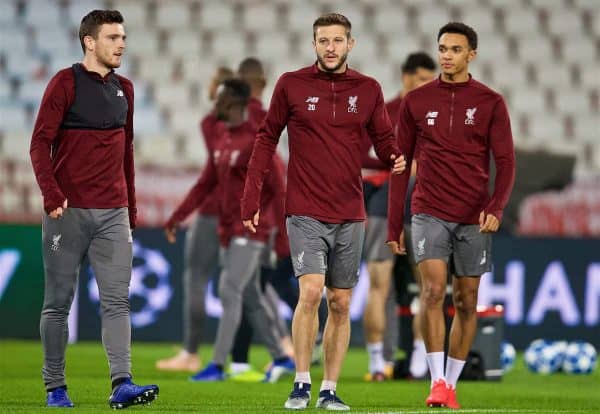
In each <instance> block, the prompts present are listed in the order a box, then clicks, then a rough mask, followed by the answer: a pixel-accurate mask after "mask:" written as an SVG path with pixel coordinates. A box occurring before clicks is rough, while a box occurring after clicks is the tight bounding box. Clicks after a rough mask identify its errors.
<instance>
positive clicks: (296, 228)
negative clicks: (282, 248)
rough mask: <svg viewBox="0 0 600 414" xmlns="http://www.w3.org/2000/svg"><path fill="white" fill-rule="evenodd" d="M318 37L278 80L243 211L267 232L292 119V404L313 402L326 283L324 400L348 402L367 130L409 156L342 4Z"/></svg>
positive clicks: (316, 27)
mask: <svg viewBox="0 0 600 414" xmlns="http://www.w3.org/2000/svg"><path fill="white" fill-rule="evenodd" d="M313 46H314V50H315V53H316V57H317V62H316V63H315V64H314V65H312V66H309V67H306V68H302V69H300V70H297V71H295V72H288V73H285V74H284V75H282V76H281V77H280V79H279V81H278V82H277V85H276V86H275V90H274V92H273V97H272V99H271V106H270V108H269V111H268V113H267V117H266V118H265V121H264V122H263V124H262V126H261V127H260V130H259V131H258V134H257V137H256V142H255V145H254V151H253V153H252V158H251V159H250V163H249V165H248V174H247V178H246V185H245V188H244V195H243V198H242V219H243V222H244V226H245V227H246V228H247V229H248V230H249V231H250V232H252V233H254V234H256V233H257V232H261V231H264V223H263V224H261V225H259V221H260V211H261V207H260V206H261V202H260V200H261V193H262V192H263V191H264V190H263V182H264V181H265V176H267V172H268V170H269V168H270V166H271V165H272V159H273V154H274V153H275V151H276V147H277V143H278V141H279V138H280V135H281V132H282V130H283V129H284V128H285V127H286V126H287V128H288V135H289V147H290V161H289V165H288V187H287V193H286V194H287V196H286V214H287V231H288V235H289V242H290V250H291V253H292V259H293V263H294V272H295V275H296V277H297V278H298V279H299V284H300V298H299V301H298V304H297V306H296V309H295V312H294V319H293V323H292V338H293V343H294V356H295V358H296V365H297V370H296V377H295V379H294V389H293V391H292V392H291V394H290V395H289V398H288V399H287V401H286V402H285V404H284V406H285V408H287V409H305V408H307V406H308V404H309V402H310V389H311V378H310V371H309V369H310V363H311V354H312V349H313V346H314V344H315V337H316V334H317V324H318V321H317V310H318V307H319V303H320V302H321V297H322V295H323V289H324V288H325V287H326V288H327V300H328V306H329V312H328V318H327V324H326V327H325V335H324V340H323V346H324V348H323V349H324V371H325V372H324V378H323V382H322V385H321V390H320V393H319V398H318V400H317V407H318V408H325V409H328V410H349V409H350V407H349V406H348V405H346V404H345V403H344V402H343V401H342V400H341V399H340V398H339V397H338V396H337V394H336V387H337V379H338V377H339V374H340V371H341V367H342V363H343V360H344V357H345V355H346V351H347V349H348V342H349V338H350V318H349V306H350V297H351V294H352V288H353V287H354V286H355V285H356V283H357V281H358V271H359V266H360V259H361V253H362V244H363V238H364V219H365V211H364V203H363V194H362V181H361V179H360V168H361V151H360V144H361V141H360V140H361V137H362V134H363V133H365V132H368V133H369V136H370V137H371V138H372V140H373V143H374V145H375V150H376V152H377V154H378V156H379V157H380V159H382V160H385V161H384V162H386V163H388V168H389V169H392V168H393V169H394V172H398V173H399V172H401V171H403V169H404V166H405V165H404V163H403V158H402V157H399V156H398V155H399V154H398V149H397V147H396V143H395V139H394V133H393V129H392V125H391V122H390V120H389V117H388V115H387V111H386V110H385V106H384V102H383V93H382V92H381V87H380V86H379V84H378V83H377V82H376V81H375V80H374V79H372V78H369V77H366V76H364V75H362V74H360V73H358V72H356V71H354V70H351V69H349V68H348V67H347V63H346V59H347V56H348V53H349V52H350V50H351V49H352V47H353V46H354V39H353V38H352V36H351V24H350V21H349V20H348V19H347V18H346V17H345V16H342V15H340V14H337V13H331V14H326V15H323V16H321V17H319V18H318V19H317V20H316V21H315V22H314V24H313ZM267 177H268V176H267Z"/></svg>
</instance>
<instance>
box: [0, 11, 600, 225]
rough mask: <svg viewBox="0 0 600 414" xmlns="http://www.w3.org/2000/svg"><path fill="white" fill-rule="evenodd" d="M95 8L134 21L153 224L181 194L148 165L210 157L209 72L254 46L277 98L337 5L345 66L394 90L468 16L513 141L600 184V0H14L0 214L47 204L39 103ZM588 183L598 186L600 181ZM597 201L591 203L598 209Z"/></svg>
mask: <svg viewBox="0 0 600 414" xmlns="http://www.w3.org/2000/svg"><path fill="white" fill-rule="evenodd" d="M93 8H116V9H118V10H120V11H121V12H122V14H123V15H124V17H125V22H126V30H127V34H128V46H127V54H126V58H125V59H124V62H125V64H124V67H123V68H122V69H121V70H120V72H121V73H123V74H124V75H125V76H129V77H131V78H132V79H133V81H134V83H135V85H136V118H135V125H136V140H137V141H136V152H137V156H138V159H137V161H138V166H139V167H140V171H139V173H138V188H139V190H138V194H139V196H140V199H141V200H143V202H145V201H147V200H154V201H149V202H150V203H158V204H159V207H156V206H154V205H149V206H148V210H147V211H150V210H151V211H153V213H147V214H144V215H143V220H144V222H146V223H147V224H159V223H161V222H162V220H163V219H164V216H163V215H161V214H162V213H161V212H162V211H163V210H164V211H169V210H170V208H171V207H172V206H173V203H175V202H176V201H177V199H178V197H179V196H180V194H179V193H178V194H174V193H173V192H172V191H171V190H172V189H173V188H174V187H173V186H169V185H166V186H165V189H168V190H169V191H168V192H167V193H165V194H164V195H162V194H161V196H160V197H162V198H161V201H160V202H158V201H156V200H155V197H153V196H152V195H153V194H155V193H159V192H157V191H156V188H154V187H150V189H149V190H145V189H144V186H143V185H142V183H144V182H146V181H145V178H144V177H145V176H144V174H150V176H152V177H153V179H157V178H156V174H155V173H154V171H160V172H161V173H165V170H169V169H175V170H179V169H182V168H183V169H184V170H187V171H189V174H190V175H191V176H193V175H195V174H196V173H197V171H198V169H199V167H201V166H202V164H203V163H204V162H205V159H206V153H205V149H204V147H203V144H202V140H201V137H200V136H199V130H198V120H199V118H200V117H201V116H202V115H203V114H204V113H206V112H207V111H208V110H209V109H210V104H209V102H208V99H207V98H206V86H207V82H208V80H209V76H210V74H211V73H212V71H213V69H214V68H215V67H216V66H217V65H229V66H231V67H235V66H236V65H237V63H238V62H239V61H240V60H241V59H242V58H243V57H245V56H248V55H255V56H257V57H259V58H261V59H263V60H264V61H265V63H266V67H267V70H268V73H269V85H268V87H267V91H266V94H265V97H264V100H265V103H268V99H269V97H270V93H271V91H272V88H273V86H274V83H275V80H276V78H277V77H278V76H279V75H280V74H281V73H282V72H283V71H286V70H291V69H294V68H298V67H301V66H304V65H307V64H310V63H311V62H312V61H313V59H314V54H313V51H312V48H311V44H310V42H311V36H310V30H311V29H310V28H311V24H312V21H313V20H314V18H315V17H316V16H317V15H319V14H320V13H322V12H325V11H331V10H337V11H340V12H341V13H343V14H346V15H347V16H348V17H349V18H350V19H351V21H352V22H353V26H354V30H353V33H354V35H355V36H356V38H357V44H356V47H355V49H354V51H353V52H352V53H351V55H350V60H349V62H350V65H351V66H352V67H355V68H357V69H359V70H361V71H363V72H365V73H367V74H370V75H372V76H374V77H376V78H377V79H378V80H379V81H380V83H381V84H382V87H383V90H384V94H385V96H386V98H387V99H391V98H393V97H394V96H395V95H396V93H397V92H398V89H399V85H400V82H399V73H400V70H399V66H400V63H401V62H402V60H403V59H404V57H405V56H406V54H407V53H409V52H411V51H414V50H417V49H425V50H428V51H429V52H431V53H435V45H436V42H435V35H436V31H437V29H438V27H439V26H441V25H442V24H443V23H445V22H447V21H449V20H455V19H459V20H463V21H464V22H465V23H467V24H470V25H472V26H473V27H474V28H475V29H476V30H477V31H478V32H479V35H480V51H479V58H478V60H477V61H476V63H475V64H473V67H472V71H473V74H474V75H475V76H476V77H477V78H479V79H481V80H482V81H484V82H486V83H487V84H489V85H490V86H492V87H493V88H495V89H497V90H498V91H500V92H502V93H503V94H504V95H505V97H506V99H507V101H508V105H509V110H510V112H511V116H512V123H513V130H514V131H513V132H514V137H515V142H516V145H517V147H519V148H526V149H530V150H542V149H545V150H549V151H555V152H567V153H571V154H574V155H575V156H576V157H577V163H576V167H575V175H576V177H577V179H576V180H575V183H574V184H573V186H574V188H577V186H578V185H579V184H578V183H579V182H580V181H581V180H580V179H582V180H583V181H585V178H586V177H588V179H589V177H590V176H591V177H596V182H598V180H597V178H598V176H599V175H600V140H599V139H598V138H600V137H599V135H600V79H599V78H598V75H597V66H598V64H599V63H600V2H597V1H594V0H551V1H550V0H515V1H512V2H506V1H504V0H484V1H475V0H427V1H421V0H397V1H395V0H384V1H375V0H352V1H343V2H342V1H324V0H310V1H302V2H296V1H286V0H252V1H234V0H203V1H200V0H164V1H163V0H161V1H151V0H139V1H131V0H106V1H102V0H77V1H76V0H6V1H4V2H3V13H2V15H1V16H0V112H1V118H0V169H1V170H2V171H3V174H2V178H0V206H1V210H0V219H15V218H18V219H24V220H37V219H38V218H37V215H38V211H39V208H40V205H41V202H40V200H38V198H39V192H38V190H37V186H36V183H35V181H34V179H33V175H32V174H31V171H30V167H29V166H28V146H29V139H30V136H31V129H32V125H33V122H34V120H35V114H36V113H37V105H39V102H40V98H41V96H42V94H43V91H44V88H45V86H46V84H47V82H48V80H49V78H50V77H51V76H52V75H53V74H54V73H55V72H56V71H57V70H59V69H61V68H63V67H67V66H69V65H70V64H71V63H73V62H75V61H78V60H79V59H80V58H81V49H80V46H79V39H78V37H77V27H78V25H79V21H80V19H81V17H82V16H83V15H84V14H85V13H87V12H88V11H89V10H91V9H93ZM284 150H285V149H284ZM5 173H7V174H8V175H5ZM166 176H167V177H171V175H170V174H166ZM518 179H526V178H524V177H519V178H518ZM592 181H594V180H592ZM186 182H187V181H186ZM588 186H589V184H585V185H584V187H585V188H586V191H588V192H589V191H590V190H589V188H588ZM176 187H177V186H176ZM177 188H179V187H177ZM183 188H185V186H182V192H183ZM146 191H150V192H151V194H150V195H151V196H148V197H147V196H146V194H145V192H146ZM569 191H570V190H569ZM592 191H593V192H595V194H597V193H598V192H600V189H598V185H596V186H595V187H594V188H593V189H592ZM572 192H573V193H577V190H573V191H572ZM594 200H595V201H593V200H592V201H589V202H590V203H592V204H590V205H591V206H593V207H594V208H596V209H598V206H599V204H598V203H599V202H598V201H597V200H598V197H596V198H595V199H594ZM536 202H538V201H536ZM546 202H547V203H550V206H551V207H550V208H552V203H553V202H552V201H546ZM530 204H535V203H534V202H533V201H532V202H531V203H530ZM530 204H528V203H524V204H523V209H524V212H523V214H524V215H527V214H529V215H531V214H532V211H530V210H528V209H534V207H528V206H529V205H530ZM536 208H537V207H536ZM140 210H141V211H143V210H144V208H141V209H140ZM535 211H537V210H535ZM595 211H598V210H595ZM525 228H527V226H525ZM595 231H596V233H595V234H600V231H599V230H595ZM586 234H587V233H586Z"/></svg>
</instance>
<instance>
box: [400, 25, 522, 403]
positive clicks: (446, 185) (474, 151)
mask: <svg viewBox="0 0 600 414" xmlns="http://www.w3.org/2000/svg"><path fill="white" fill-rule="evenodd" d="M476 54H477V34H476V33H475V31H474V30H473V29H472V28H471V27H469V26H467V25H465V24H462V23H448V24H447V25H445V26H444V27H442V28H441V29H440V31H439V33H438V58H439V64H440V66H441V68H442V73H441V75H440V77H439V79H437V80H435V81H433V82H430V83H428V84H427V85H425V86H423V87H421V88H418V89H416V90H414V91H412V92H410V93H409V94H408V95H407V96H406V97H405V99H404V101H403V102H402V104H401V108H400V116H399V122H398V143H399V145H400V147H401V149H402V152H403V153H404V154H406V157H407V162H411V161H412V159H413V156H414V154H415V151H416V153H417V161H418V164H417V180H416V186H415V190H414V193H413V196H412V206H411V207H412V214H413V217H412V233H413V234H412V247H413V250H414V256H415V258H416V261H417V263H418V267H419V271H420V273H421V277H422V279H421V282H422V290H421V305H422V306H421V317H422V329H423V337H424V340H425V347H426V349H427V363H428V365H429V371H430V373H431V393H430V395H429V396H428V397H427V399H426V404H427V405H429V406H446V407H449V408H459V404H458V402H457V401H456V382H457V380H458V377H459V375H460V373H461V371H462V368H463V366H464V364H465V359H466V357H467V354H468V352H469V349H470V347H471V343H472V342H473V338H474V336H475V331H476V327H477V325H476V317H477V313H476V306H477V292H478V289H479V280H480V276H481V275H482V274H483V273H485V272H487V271H489V270H491V262H492V257H491V233H493V232H495V231H497V230H498V226H499V224H500V220H501V219H502V210H503V209H504V207H505V206H506V203H507V202H508V199H509V196H510V193H511V190H512V186H513V183H514V177H515V156H514V147H513V142H512V133H511V128H510V120H509V116H508V111H507V108H506V104H505V103H504V99H503V98H502V96H500V95H499V94H498V93H496V92H494V91H492V90H491V89H489V88H488V87H486V86H485V85H483V84H481V83H479V82H477V81H476V80H474V79H473V78H472V77H471V75H470V74H469V69H468V67H469V62H471V61H472V60H473V59H474V58H475V56H476ZM490 152H491V153H492V155H493V157H494V162H495V164H496V179H495V183H494V184H495V185H494V192H493V194H492V195H491V196H490V194H489V192H488V185H489V166H490ZM408 178H409V176H408V175H404V176H398V177H392V179H391V185H392V186H391V190H390V200H389V215H388V217H389V233H388V240H390V242H389V244H390V246H391V248H392V250H393V251H394V252H395V253H400V252H401V251H402V250H404V249H403V246H402V245H403V243H404V240H403V237H402V235H401V233H402V222H403V216H404V201H405V195H406V188H407V184H408ZM448 265H450V268H451V271H452V273H453V274H454V275H455V276H456V277H454V278H453V281H452V289H453V299H454V305H455V307H456V315H455V316H454V320H453V322H452V328H451V330H450V339H449V349H448V360H447V363H446V372H445V374H444V336H445V326H444V315H443V311H442V305H443V301H444V296H445V292H446V280H447V273H448Z"/></svg>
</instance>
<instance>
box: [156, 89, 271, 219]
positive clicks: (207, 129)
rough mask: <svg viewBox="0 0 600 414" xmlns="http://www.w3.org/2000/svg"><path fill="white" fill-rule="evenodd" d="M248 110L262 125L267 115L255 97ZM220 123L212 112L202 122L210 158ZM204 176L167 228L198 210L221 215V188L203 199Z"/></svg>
mask: <svg viewBox="0 0 600 414" xmlns="http://www.w3.org/2000/svg"><path fill="white" fill-rule="evenodd" d="M247 110H248V118H249V119H250V120H252V122H253V123H255V124H256V125H260V123H261V122H262V120H263V118H264V117H265V115H266V113H267V112H266V111H265V110H264V108H263V106H262V102H261V101H259V100H258V99H256V98H253V97H251V98H250V99H249V100H248V106H247ZM218 122H219V120H218V119H217V117H216V115H215V114H214V113H213V112H212V111H211V113H210V114H208V115H206V116H205V117H204V118H203V119H202V121H201V122H200V129H201V130H202V136H203V137H204V143H205V144H206V149H207V151H208V154H209V157H211V156H212V154H213V152H214V150H215V144H216V142H217V139H218V133H217V131H216V130H215V128H216V126H217V124H218ZM209 163H210V160H208V161H207V164H206V166H205V167H204V170H206V168H208V164H209ZM203 174H204V171H203V172H202V173H201V174H200V177H199V178H198V180H197V181H196V183H195V184H194V186H193V187H192V188H191V189H190V190H189V191H188V193H187V194H186V196H185V198H184V199H183V200H182V201H181V203H179V205H178V206H177V208H176V209H175V211H174V212H173V214H171V216H170V217H169V219H168V220H167V223H166V224H165V227H173V226H175V225H177V224H178V223H181V222H182V221H184V220H185V219H186V218H187V217H188V216H189V215H190V214H192V212H193V211H194V210H196V209H198V213H199V214H202V215H205V216H217V215H218V214H219V195H218V194H217V192H218V191H219V187H217V188H215V190H214V192H212V193H210V194H206V195H205V197H202V195H201V193H200V192H201V190H202V188H201V186H200V182H201V180H202V175H203Z"/></svg>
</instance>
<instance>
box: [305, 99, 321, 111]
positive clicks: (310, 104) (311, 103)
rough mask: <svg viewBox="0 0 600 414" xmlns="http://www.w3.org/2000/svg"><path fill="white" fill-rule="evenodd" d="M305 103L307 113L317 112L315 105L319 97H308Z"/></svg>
mask: <svg viewBox="0 0 600 414" xmlns="http://www.w3.org/2000/svg"><path fill="white" fill-rule="evenodd" d="M305 102H306V103H308V107H307V108H306V109H307V110H309V111H316V110H317V103H318V102H319V97H318V96H309V97H308V98H306V101H305Z"/></svg>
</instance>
